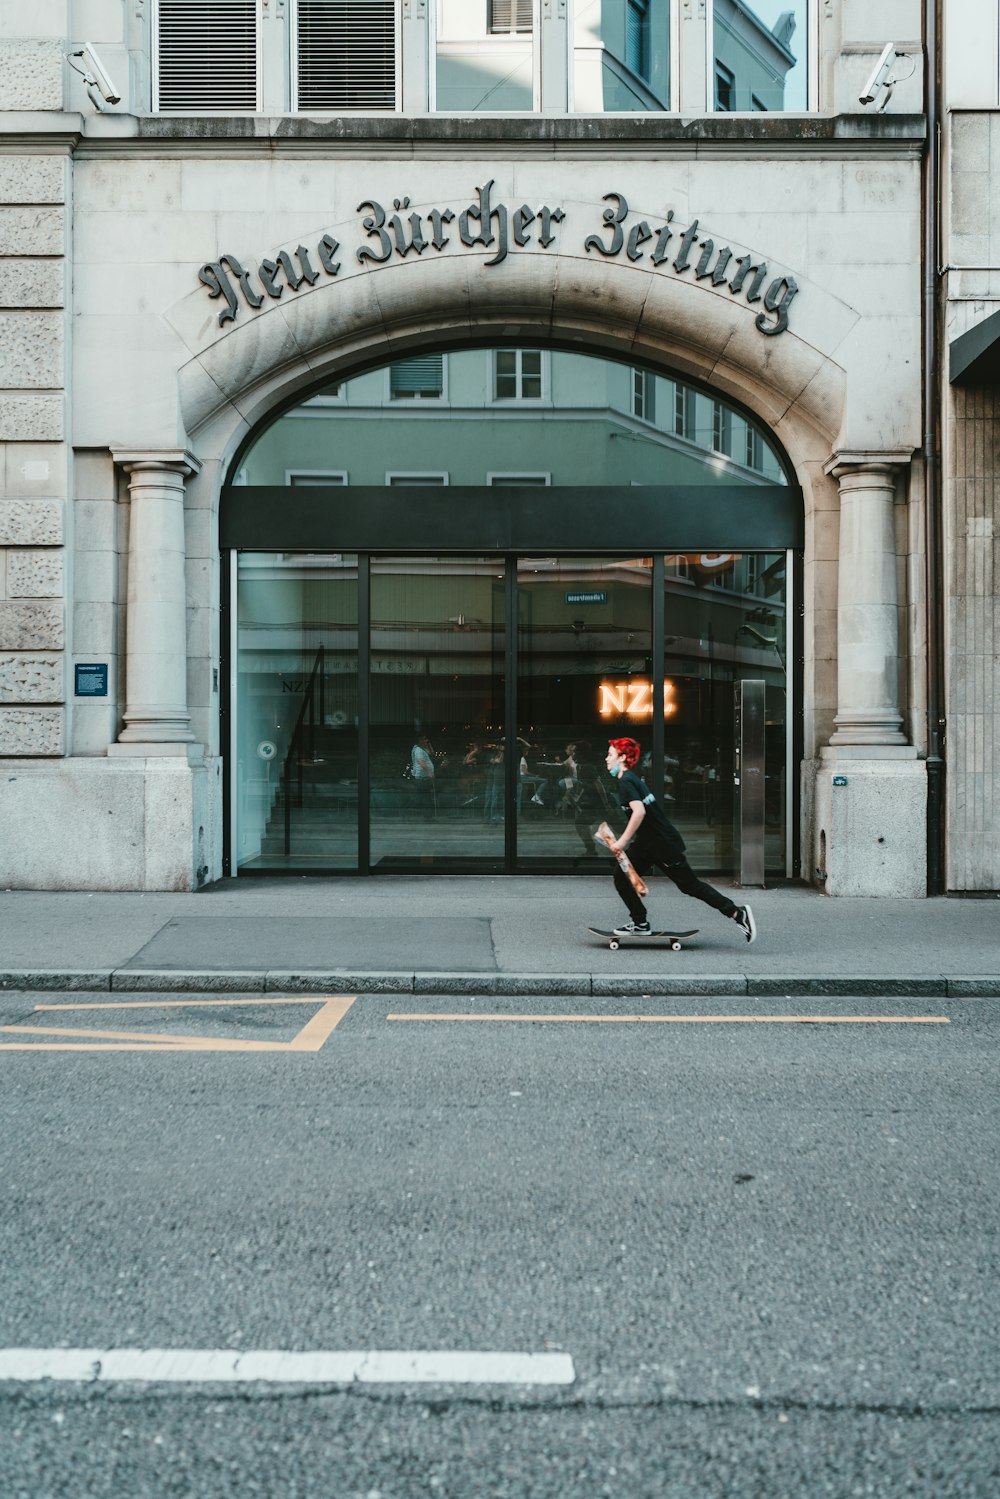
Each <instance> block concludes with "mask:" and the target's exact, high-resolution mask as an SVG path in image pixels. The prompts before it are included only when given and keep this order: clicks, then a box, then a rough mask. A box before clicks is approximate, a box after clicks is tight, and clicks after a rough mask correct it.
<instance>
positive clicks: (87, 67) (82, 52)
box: [66, 42, 122, 109]
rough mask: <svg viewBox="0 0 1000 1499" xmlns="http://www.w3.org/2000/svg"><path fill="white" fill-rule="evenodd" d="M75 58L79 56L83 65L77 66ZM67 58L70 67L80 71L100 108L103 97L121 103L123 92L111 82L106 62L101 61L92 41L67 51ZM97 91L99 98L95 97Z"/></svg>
mask: <svg viewBox="0 0 1000 1499" xmlns="http://www.w3.org/2000/svg"><path fill="white" fill-rule="evenodd" d="M74 58H79V59H80V61H81V63H82V64H83V66H82V67H77V65H76V62H75V61H74ZM66 60H67V62H68V63H69V65H70V67H71V68H72V69H73V70H74V71H75V72H77V73H79V75H80V77H81V78H82V79H83V81H84V83H85V84H86V85H87V92H88V93H89V94H90V97H91V99H93V101H94V103H95V104H96V105H97V107H98V109H100V107H101V104H100V100H101V99H103V100H104V102H105V104H120V103H121V98H122V96H121V94H120V93H119V92H118V90H117V89H116V88H115V86H114V84H113V83H112V82H111V79H110V78H109V77H108V75H107V73H106V72H105V69H104V64H103V63H102V62H101V59H100V58H99V57H98V55H97V53H96V52H95V51H94V48H93V45H92V44H91V43H90V42H84V44H83V46H82V47H78V48H77V49H76V50H75V51H74V52H67V54H66ZM95 91H96V93H97V95H99V98H95Z"/></svg>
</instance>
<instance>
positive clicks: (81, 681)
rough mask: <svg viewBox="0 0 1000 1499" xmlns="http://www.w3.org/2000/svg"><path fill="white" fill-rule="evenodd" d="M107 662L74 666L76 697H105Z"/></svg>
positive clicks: (106, 690) (106, 693)
mask: <svg viewBox="0 0 1000 1499" xmlns="http://www.w3.org/2000/svg"><path fill="white" fill-rule="evenodd" d="M107 695H108V663H107V662H106V661H99V662H96V663H88V664H86V665H83V666H81V665H79V664H78V665H77V668H76V696H77V697H107Z"/></svg>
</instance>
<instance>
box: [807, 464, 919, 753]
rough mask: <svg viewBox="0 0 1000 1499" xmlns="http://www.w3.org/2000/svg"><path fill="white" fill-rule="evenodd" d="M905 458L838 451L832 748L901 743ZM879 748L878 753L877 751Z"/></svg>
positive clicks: (903, 741) (835, 473)
mask: <svg viewBox="0 0 1000 1499" xmlns="http://www.w3.org/2000/svg"><path fill="white" fill-rule="evenodd" d="M908 457H909V455H906V459H905V460H904V455H898V456H897V455H895V454H892V455H878V454H848V453H838V454H836V455H835V456H834V458H833V460H832V461H831V462H830V463H829V464H828V465H827V472H828V473H831V474H833V476H834V477H835V478H836V479H837V480H838V481H839V483H840V559H839V569H838V588H837V714H836V718H835V719H834V722H835V724H836V728H835V730H834V732H833V734H832V735H831V737H830V743H831V744H832V745H849V744H856V745H869V746H876V745H898V744H906V742H907V741H906V736H905V734H904V733H903V715H902V713H901V712H900V707H899V612H898V609H899V601H898V598H897V586H896V571H897V562H896V529H895V523H894V520H893V499H894V495H895V474H896V469H897V467H898V465H899V463H900V462H901V461H907V460H908ZM876 753H877V751H876Z"/></svg>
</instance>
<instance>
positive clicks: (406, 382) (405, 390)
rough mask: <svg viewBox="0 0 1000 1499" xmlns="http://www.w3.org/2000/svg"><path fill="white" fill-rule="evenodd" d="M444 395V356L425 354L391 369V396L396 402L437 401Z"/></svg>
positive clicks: (392, 366)
mask: <svg viewBox="0 0 1000 1499" xmlns="http://www.w3.org/2000/svg"><path fill="white" fill-rule="evenodd" d="M443 394H444V355H443V354H425V355H423V356H422V357H421V358H419V359H404V360H403V361H402V362H401V363H399V364H393V365H390V367H389V395H390V397H391V398H392V400H394V401H437V400H440V399H441V396H442V395H443Z"/></svg>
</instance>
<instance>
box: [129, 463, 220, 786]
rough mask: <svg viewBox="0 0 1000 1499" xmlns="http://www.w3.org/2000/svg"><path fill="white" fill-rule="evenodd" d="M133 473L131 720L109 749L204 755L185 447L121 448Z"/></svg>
mask: <svg viewBox="0 0 1000 1499" xmlns="http://www.w3.org/2000/svg"><path fill="white" fill-rule="evenodd" d="M114 458H115V462H116V463H119V464H121V466H122V467H123V468H124V469H125V471H126V473H127V474H128V476H129V550H128V613H127V627H126V639H127V664H126V688H125V701H126V707H125V714H124V718H125V727H124V728H123V729H122V731H121V733H120V734H119V736H118V743H117V744H115V745H112V746H111V748H110V750H109V753H111V754H118V755H143V756H149V755H182V756H185V757H187V758H188V759H193V758H200V755H201V747H200V746H197V745H196V744H195V738H194V734H193V733H192V730H191V719H190V715H189V714H188V706H187V616H186V607H185V582H184V552H185V548H184V480H185V478H186V477H187V476H188V475H189V474H196V473H197V472H198V471H199V469H200V467H201V465H200V463H199V462H198V460H197V459H196V458H194V457H193V456H192V455H191V454H190V453H187V452H185V451H184V450H183V449H180V448H164V449H153V450H147V451H139V452H136V451H126V452H123V451H116V452H115V453H114Z"/></svg>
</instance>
